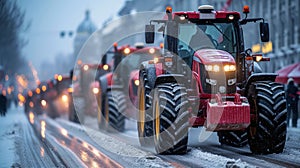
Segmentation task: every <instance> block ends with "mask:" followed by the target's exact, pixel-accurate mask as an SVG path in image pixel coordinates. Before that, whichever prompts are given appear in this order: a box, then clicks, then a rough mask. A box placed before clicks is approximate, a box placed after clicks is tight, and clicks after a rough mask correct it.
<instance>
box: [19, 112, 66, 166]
mask: <svg viewBox="0 0 300 168" xmlns="http://www.w3.org/2000/svg"><path fill="white" fill-rule="evenodd" d="M29 114H33V113H32V112H30V113H29ZM20 115H23V114H20ZM19 130H20V137H19V138H20V142H21V143H19V144H17V146H18V149H19V151H18V155H19V156H20V159H21V166H22V167H59V166H63V164H61V163H60V162H59V161H58V160H57V159H56V158H55V156H54V155H53V152H52V151H51V150H48V148H47V146H46V144H45V143H44V142H43V141H41V140H40V139H39V138H38V136H37V134H36V131H35V130H34V129H33V128H32V127H31V125H30V123H29V122H28V120H27V119H26V117H22V118H20V120H19Z"/></svg>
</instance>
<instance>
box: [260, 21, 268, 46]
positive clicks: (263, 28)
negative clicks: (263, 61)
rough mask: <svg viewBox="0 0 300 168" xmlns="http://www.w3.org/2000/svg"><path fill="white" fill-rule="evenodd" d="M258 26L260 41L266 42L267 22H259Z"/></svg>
mask: <svg viewBox="0 0 300 168" xmlns="http://www.w3.org/2000/svg"><path fill="white" fill-rule="evenodd" d="M259 28H260V39H261V41H262V42H268V41H269V40H270V39H269V24H268V23H264V22H261V23H260V24H259Z"/></svg>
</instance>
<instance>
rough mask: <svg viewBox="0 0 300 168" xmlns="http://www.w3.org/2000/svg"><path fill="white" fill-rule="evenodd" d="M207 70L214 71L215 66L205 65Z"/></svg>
mask: <svg viewBox="0 0 300 168" xmlns="http://www.w3.org/2000/svg"><path fill="white" fill-rule="evenodd" d="M205 69H206V70H207V71H212V70H213V66H212V65H205Z"/></svg>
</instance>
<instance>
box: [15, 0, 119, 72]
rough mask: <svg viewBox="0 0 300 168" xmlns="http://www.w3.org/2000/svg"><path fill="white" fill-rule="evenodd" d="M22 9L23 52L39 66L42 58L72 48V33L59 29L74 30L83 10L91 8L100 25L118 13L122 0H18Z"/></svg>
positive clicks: (50, 56)
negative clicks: (64, 34)
mask: <svg viewBox="0 0 300 168" xmlns="http://www.w3.org/2000/svg"><path fill="white" fill-rule="evenodd" d="M17 2H18V4H19V6H20V7H21V9H22V10H23V11H25V15H26V22H27V23H28V22H31V25H30V28H29V30H28V31H27V32H26V33H24V34H23V36H25V39H27V40H28V44H27V45H26V46H25V48H24V49H23V55H24V56H25V57H26V58H27V60H30V61H31V62H32V63H33V65H34V66H35V67H36V68H37V69H39V68H40V67H39V65H40V64H41V63H42V62H44V61H53V60H54V58H55V56H57V55H58V54H59V53H61V54H64V55H66V54H71V53H72V52H73V40H74V37H75V36H74V35H73V36H72V37H71V38H70V37H64V38H61V37H60V35H59V34H60V32H61V31H62V30H66V31H73V32H75V31H76V29H77V26H78V25H79V24H80V23H81V21H83V19H84V17H85V11H86V10H87V9H89V10H90V16H91V19H92V21H93V22H94V24H95V25H96V26H97V27H98V28H101V26H102V23H103V22H104V21H106V20H107V19H108V18H109V17H113V16H116V15H117V12H118V11H119V10H120V8H121V7H122V6H123V4H124V0H109V1H107V0H45V1H41V0H17Z"/></svg>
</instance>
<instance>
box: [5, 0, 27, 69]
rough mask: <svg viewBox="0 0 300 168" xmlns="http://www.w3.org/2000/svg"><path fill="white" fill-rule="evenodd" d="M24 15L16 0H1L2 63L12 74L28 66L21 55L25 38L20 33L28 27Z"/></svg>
mask: <svg viewBox="0 0 300 168" xmlns="http://www.w3.org/2000/svg"><path fill="white" fill-rule="evenodd" d="M24 16H25V13H24V12H23V11H21V9H20V8H19V6H18V5H17V2H16V1H7V0H0V65H2V66H3V67H4V69H6V71H7V72H8V73H11V74H13V73H15V72H18V71H19V70H20V69H21V68H24V66H27V63H25V59H24V58H23V57H22V56H21V55H22V54H21V50H22V48H23V47H24V45H25V40H24V39H22V38H21V37H20V33H21V32H22V31H24V30H26V29H27V27H25V24H24Z"/></svg>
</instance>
